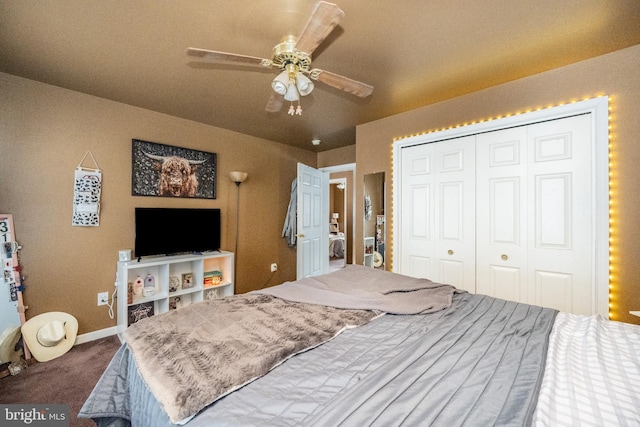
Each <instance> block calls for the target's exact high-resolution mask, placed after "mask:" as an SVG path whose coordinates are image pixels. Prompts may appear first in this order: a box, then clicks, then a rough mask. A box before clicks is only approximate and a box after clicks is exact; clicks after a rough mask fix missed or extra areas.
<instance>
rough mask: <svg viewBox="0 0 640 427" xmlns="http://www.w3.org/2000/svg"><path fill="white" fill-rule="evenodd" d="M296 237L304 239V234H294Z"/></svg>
mask: <svg viewBox="0 0 640 427" xmlns="http://www.w3.org/2000/svg"><path fill="white" fill-rule="evenodd" d="M296 237H304V234H296Z"/></svg>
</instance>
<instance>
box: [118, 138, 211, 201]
mask: <svg viewBox="0 0 640 427" xmlns="http://www.w3.org/2000/svg"><path fill="white" fill-rule="evenodd" d="M131 153H132V155H131V195H133V196H155V197H174V198H195V199H215V198H216V180H217V164H216V163H217V154H216V153H210V152H206V151H199V150H192V149H190V148H183V147H176V146H172V145H166V144H159V143H156V142H150V141H143V140H140V139H132V140H131Z"/></svg>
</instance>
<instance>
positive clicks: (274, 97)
mask: <svg viewBox="0 0 640 427" xmlns="http://www.w3.org/2000/svg"><path fill="white" fill-rule="evenodd" d="M283 102H284V97H283V96H282V95H278V94H277V93H275V92H271V96H270V97H269V100H268V101H267V106H266V107H265V108H264V109H265V110H266V111H267V112H268V113H277V112H278V111H280V110H281V109H282V103H283Z"/></svg>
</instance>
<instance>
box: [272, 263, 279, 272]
mask: <svg viewBox="0 0 640 427" xmlns="http://www.w3.org/2000/svg"><path fill="white" fill-rule="evenodd" d="M275 271H278V264H276V263H275V262H274V263H273V264H271V272H272V273H273V272H275Z"/></svg>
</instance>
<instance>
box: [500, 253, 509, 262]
mask: <svg viewBox="0 0 640 427" xmlns="http://www.w3.org/2000/svg"><path fill="white" fill-rule="evenodd" d="M500 258H502V259H503V261H506V260H508V259H509V257H508V256H507V254H502V255H501V256H500Z"/></svg>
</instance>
